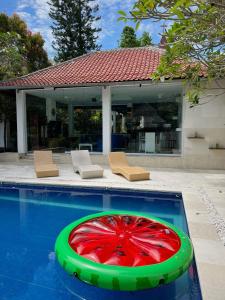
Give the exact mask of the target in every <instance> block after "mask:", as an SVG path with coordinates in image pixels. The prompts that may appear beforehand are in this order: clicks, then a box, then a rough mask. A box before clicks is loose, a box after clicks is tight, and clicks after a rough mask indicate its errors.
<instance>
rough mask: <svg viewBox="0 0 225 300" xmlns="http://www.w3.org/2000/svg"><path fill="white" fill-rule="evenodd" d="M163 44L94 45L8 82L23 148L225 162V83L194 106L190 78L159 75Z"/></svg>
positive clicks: (151, 162) (146, 160)
mask: <svg viewBox="0 0 225 300" xmlns="http://www.w3.org/2000/svg"><path fill="white" fill-rule="evenodd" d="M163 51H164V50H163V49H160V48H157V47H143V48H131V49H115V50H112V51H99V52H93V53H89V54H86V55H83V56H81V57H78V58H75V59H72V60H69V61H66V62H63V63H60V64H57V65H54V66H51V67H48V68H46V69H43V70H40V71H37V72H34V73H31V74H28V75H26V76H23V77H20V78H17V79H13V80H10V81H7V82H1V83H0V92H1V93H3V95H4V94H5V95H6V94H7V95H11V97H15V98H16V114H17V121H16V122H17V152H18V153H19V154H20V155H24V154H27V153H30V152H32V151H33V150H35V149H52V150H53V151H54V152H56V153H57V152H59V153H67V152H68V151H70V150H71V149H89V150H90V151H91V152H92V155H93V159H96V160H98V161H100V160H101V161H102V162H104V161H105V156H106V155H107V154H108V153H109V152H110V151H125V152H127V153H128V154H129V155H128V156H132V161H133V163H138V164H139V165H141V164H142V165H148V166H153V167H176V168H204V169H225V93H224V90H223V88H224V87H225V82H224V81H220V82H217V83H216V82H212V86H211V87H210V88H209V89H208V90H207V93H206V94H204V95H203V96H202V99H201V101H200V105H198V106H195V107H192V108H191V107H190V103H188V101H187V100H186V99H185V97H184V94H185V91H184V85H183V82H182V79H174V80H165V81H164V82H153V81H152V80H151V74H152V73H153V72H154V71H155V70H156V68H157V66H158V64H159V61H160V56H161V55H162V53H163ZM202 80H205V79H204V76H202ZM13 121H14V122H15V120H12V125H11V126H12V128H14V127H15V126H14V127H13ZM2 128H3V126H2V125H1V123H0V147H1V146H2V144H3V143H4V141H3V129H2ZM11 131H12V130H11ZM15 131H16V130H15V128H14V130H13V132H14V133H15ZM13 132H11V134H13ZM9 135H10V133H9Z"/></svg>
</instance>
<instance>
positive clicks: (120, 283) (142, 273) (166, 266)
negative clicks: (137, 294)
mask: <svg viewBox="0 0 225 300" xmlns="http://www.w3.org/2000/svg"><path fill="white" fill-rule="evenodd" d="M112 215H126V216H137V217H143V218H147V219H150V220H153V221H156V222H158V223H161V224H163V225H165V226H167V227H168V228H170V229H172V230H173V231H174V232H175V233H176V234H177V235H178V237H179V238H180V243H181V244H180V248H179V250H178V251H177V252H176V253H175V254H174V255H173V256H171V257H170V258H168V259H167V260H165V261H163V262H160V263H156V264H152V265H145V266H136V267H127V266H114V265H106V264H101V263H97V262H94V261H92V260H90V259H87V258H85V257H83V256H81V255H79V254H77V253H76V252H75V251H74V250H73V249H72V248H71V246H70V245H69V242H68V240H69V236H70V234H71V231H72V230H73V229H74V228H75V227H77V226H79V225H80V224H82V223H84V222H86V221H88V220H91V219H94V218H99V217H104V216H112ZM55 252H56V257H57V259H58V262H59V264H60V265H61V266H62V267H63V268H64V269H65V271H66V272H67V273H69V274H70V275H75V276H76V277H77V278H78V279H80V280H81V281H84V282H86V283H88V284H91V285H94V286H97V287H100V288H105V289H111V290H121V291H135V290H142V289H149V288H154V287H157V286H158V285H160V284H167V283H170V282H172V281H174V280H175V279H177V278H178V277H179V276H181V275H182V274H183V273H184V272H185V271H186V270H187V269H188V267H189V266H190V264H191V261H192V259H193V247H192V244H191V241H190V239H189V237H188V236H187V235H186V234H185V233H183V232H182V231H181V230H179V229H178V228H177V227H175V226H174V225H172V224H170V223H168V222H166V221H164V220H161V219H159V218H156V217H152V216H151V215H149V214H143V213H137V212H129V211H110V212H102V213H97V214H92V215H88V216H86V217H83V218H81V219H79V220H77V221H75V222H73V223H71V224H69V225H68V226H66V227H65V228H64V229H63V230H62V231H61V232H60V234H59V236H58V237H57V240H56V243H55Z"/></svg>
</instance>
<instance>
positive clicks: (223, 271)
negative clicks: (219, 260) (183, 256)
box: [198, 263, 225, 300]
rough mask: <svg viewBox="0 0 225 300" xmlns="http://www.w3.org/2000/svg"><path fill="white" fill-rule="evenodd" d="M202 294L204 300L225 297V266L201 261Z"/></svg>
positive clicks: (215, 299)
mask: <svg viewBox="0 0 225 300" xmlns="http://www.w3.org/2000/svg"><path fill="white" fill-rule="evenodd" d="M198 273H199V275H200V278H201V280H200V283H201V290H202V296H203V299H204V300H224V299H225V267H224V266H221V265H214V264H206V263H200V264H199V265H198Z"/></svg>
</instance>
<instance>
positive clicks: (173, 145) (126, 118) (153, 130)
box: [112, 84, 182, 154]
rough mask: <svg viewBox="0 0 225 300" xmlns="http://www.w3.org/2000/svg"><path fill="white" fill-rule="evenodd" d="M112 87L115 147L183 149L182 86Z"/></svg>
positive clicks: (137, 150) (151, 150)
mask: <svg viewBox="0 0 225 300" xmlns="http://www.w3.org/2000/svg"><path fill="white" fill-rule="evenodd" d="M112 91H113V92H112V151H125V152H129V153H162V154H175V153H180V151H181V121H182V120H181V117H182V89H181V87H180V86H177V85H168V84H167V85H166V84H157V85H151V86H133V87H131V86H130V87H115V88H113V89H112Z"/></svg>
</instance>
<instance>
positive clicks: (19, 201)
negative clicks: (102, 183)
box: [0, 184, 202, 300]
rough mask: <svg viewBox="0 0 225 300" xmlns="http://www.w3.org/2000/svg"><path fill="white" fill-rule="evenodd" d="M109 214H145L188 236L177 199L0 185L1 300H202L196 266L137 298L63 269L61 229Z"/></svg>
mask: <svg viewBox="0 0 225 300" xmlns="http://www.w3.org/2000/svg"><path fill="white" fill-rule="evenodd" d="M112 209H113V210H116V209H119V210H130V211H139V212H148V213H150V214H151V215H154V216H156V217H160V218H162V219H164V220H166V221H168V222H170V223H173V224H174V225H176V226H178V227H179V228H181V229H182V230H183V231H185V232H187V233H188V229H187V223H186V218H185V213H184V208H183V202H182V196H181V194H174V193H160V192H157V193H155V192H135V191H134V192H133V191H132V192H131V191H125V190H124V191H119V190H106V189H90V188H89V189H88V188H62V187H38V186H37V187H35V186H23V185H9V184H2V185H1V184H0V300H45V299H46V300H53V299H54V300H77V299H83V300H112V299H118V300H127V299H131V300H134V299H141V300H150V299H152V300H158V299H163V300H167V299H168V300H170V299H181V300H189V299H191V300H201V299H202V298H201V292H200V286H199V281H198V275H197V271H196V265H195V263H194V262H193V263H192V265H191V267H190V268H189V270H188V272H186V273H185V274H183V275H182V276H181V277H180V278H179V279H177V280H176V281H175V282H173V283H171V284H168V285H164V286H161V287H159V288H156V289H152V290H144V291H138V292H119V291H118V292H117V291H109V290H105V289H99V288H96V287H93V286H90V285H87V284H85V283H82V282H80V281H79V280H78V279H74V278H72V277H70V276H69V275H67V274H66V273H65V272H64V270H62V269H61V267H60V266H59V265H58V263H57V262H56V260H55V254H54V243H55V239H56V237H57V235H58V234H59V232H60V231H61V229H62V228H63V227H65V226H66V225H67V224H69V223H71V222H72V221H74V220H76V219H78V218H81V217H83V216H86V215H88V214H92V213H97V212H101V211H104V210H112Z"/></svg>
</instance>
